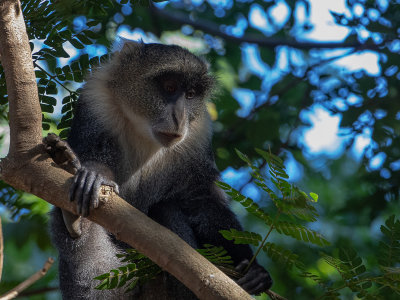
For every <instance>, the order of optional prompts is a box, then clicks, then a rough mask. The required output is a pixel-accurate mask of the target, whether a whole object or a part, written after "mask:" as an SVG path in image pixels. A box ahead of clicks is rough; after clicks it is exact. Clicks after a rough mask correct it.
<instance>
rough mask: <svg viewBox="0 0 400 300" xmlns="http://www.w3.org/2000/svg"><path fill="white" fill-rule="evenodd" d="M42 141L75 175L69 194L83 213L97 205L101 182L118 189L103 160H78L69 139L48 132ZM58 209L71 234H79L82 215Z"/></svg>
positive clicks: (86, 213)
mask: <svg viewBox="0 0 400 300" xmlns="http://www.w3.org/2000/svg"><path fill="white" fill-rule="evenodd" d="M43 143H44V145H45V147H46V150H47V152H48V153H49V154H50V156H51V157H52V158H53V160H54V161H55V162H56V163H57V164H58V165H59V166H60V167H62V168H63V169H65V170H66V171H67V172H69V173H71V174H74V175H75V177H74V181H73V184H72V186H71V190H70V195H69V198H70V200H71V201H75V202H76V204H77V210H78V212H79V214H80V215H82V216H84V217H86V216H88V214H89V211H90V208H91V207H92V208H97V207H98V206H99V201H98V194H99V191H100V187H101V185H102V184H104V185H109V186H112V187H113V188H114V189H115V191H116V192H117V193H118V192H119V190H118V185H117V184H116V183H115V182H114V181H113V179H114V175H113V173H112V171H111V170H110V169H109V168H108V167H107V166H105V165H104V164H102V163H99V162H95V161H87V162H83V163H82V164H81V162H80V161H79V159H78V157H77V156H76V154H75V153H74V151H73V150H72V149H71V147H70V146H69V145H68V143H67V142H66V141H63V140H61V139H60V137H58V136H57V135H55V134H48V136H47V137H45V138H44V139H43ZM61 211H62V216H63V220H64V223H65V226H66V227H67V229H68V232H69V233H70V235H71V237H72V238H77V237H79V236H81V234H82V228H81V217H80V216H77V215H74V214H72V213H70V212H68V211H66V210H61Z"/></svg>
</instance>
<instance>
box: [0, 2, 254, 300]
mask: <svg viewBox="0 0 400 300" xmlns="http://www.w3.org/2000/svg"><path fill="white" fill-rule="evenodd" d="M0 55H1V62H2V66H3V68H4V71H5V74H6V81H7V89H8V95H9V99H8V100H9V105H10V114H9V119H10V128H11V147H10V152H9V154H8V156H7V157H6V158H5V159H3V160H1V162H0V177H1V179H2V180H4V181H5V182H7V183H9V184H10V185H12V186H14V187H15V188H18V189H21V190H23V191H26V192H28V193H32V194H35V195H37V196H38V197H40V198H42V199H45V200H46V201H48V202H49V203H51V204H53V205H56V206H58V207H60V208H62V209H64V210H68V211H70V212H72V213H75V214H77V212H76V207H75V206H74V205H73V203H71V202H70V201H69V200H68V190H69V188H70V185H71V183H72V176H71V175H70V174H68V173H67V172H66V171H64V170H62V169H60V168H58V167H57V166H56V165H55V164H54V163H53V162H52V160H51V159H50V157H49V156H48V155H47V153H46V152H45V149H44V146H43V145H42V144H41V139H42V133H41V111H40V106H39V99H38V90H37V86H36V81H35V76H34V69H33V64H32V61H31V53H30V50H29V43H28V37H27V33H26V29H25V24H24V20H23V17H22V12H21V8H20V3H19V1H18V0H2V1H0ZM104 190H106V188H105V189H104ZM106 197H107V198H108V201H106V202H103V203H102V205H101V207H100V208H98V209H96V210H94V211H93V213H91V216H90V217H89V218H88V219H89V220H91V221H93V222H96V223H97V224H99V225H101V226H103V227H104V228H106V229H107V230H108V231H109V232H111V233H113V234H114V235H115V236H116V238H117V239H118V240H121V241H123V242H126V243H127V244H129V245H131V246H132V247H134V248H136V249H137V250H138V251H139V252H141V253H143V254H145V255H146V256H148V257H149V258H150V259H151V260H153V261H154V262H155V263H156V264H158V265H159V266H160V267H161V268H163V269H164V270H166V271H168V272H169V273H171V274H172V275H174V276H175V277H176V278H177V279H178V280H180V281H181V282H182V283H183V284H185V285H186V286H187V287H188V288H189V289H191V290H192V291H193V292H194V293H195V294H196V295H197V296H198V297H199V298H200V299H226V300H227V299H238V300H239V299H251V297H250V296H249V295H248V294H247V293H246V292H245V291H244V290H243V289H241V288H240V287H239V286H238V285H237V284H235V283H234V282H233V281H232V280H231V279H230V278H229V277H227V276H226V275H225V274H223V273H222V272H221V271H220V270H218V268H217V267H215V266H214V265H213V264H211V263H210V262H208V261H207V260H206V259H205V258H204V257H203V256H201V255H200V254H199V253H198V252H197V251H195V250H194V249H193V248H191V247H190V246H189V245H188V244H186V243H185V242H184V241H183V240H181V239H180V238H179V237H178V236H177V235H176V234H174V233H172V232H171V231H169V230H168V229H166V228H165V227H163V226H161V225H159V224H158V223H156V222H154V221H153V220H151V219H150V218H148V217H147V216H146V215H145V214H143V213H141V212H140V211H138V210H137V209H135V208H133V207H132V206H131V205H129V204H128V203H127V202H126V201H124V200H123V199H121V198H120V197H118V196H117V195H116V194H115V193H111V194H109V195H106Z"/></svg>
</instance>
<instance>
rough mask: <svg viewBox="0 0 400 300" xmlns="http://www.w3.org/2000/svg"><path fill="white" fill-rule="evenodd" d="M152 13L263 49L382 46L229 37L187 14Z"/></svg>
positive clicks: (212, 25) (211, 25)
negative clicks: (279, 47)
mask: <svg viewBox="0 0 400 300" xmlns="http://www.w3.org/2000/svg"><path fill="white" fill-rule="evenodd" d="M150 11H151V13H152V14H154V15H156V16H159V17H161V18H163V19H165V20H167V21H170V22H173V23H176V24H180V25H190V26H193V28H196V29H199V30H202V31H204V32H207V33H209V34H212V35H215V36H219V37H221V38H223V39H225V40H227V41H231V42H234V43H251V44H257V45H259V46H262V47H270V48H275V47H277V46H289V47H292V48H297V49H305V50H307V49H325V48H326V49H336V48H357V49H359V50H362V49H370V50H376V49H378V48H379V47H381V46H382V45H376V44H373V43H365V44H362V43H359V42H353V43H338V42H299V41H296V40H289V39H286V38H285V39H280V38H271V37H265V36H262V35H256V34H246V35H244V36H242V37H236V36H233V35H229V34H227V33H225V32H223V31H221V29H220V28H219V27H220V25H219V24H216V23H214V22H211V21H208V20H201V19H197V20H195V21H194V20H192V19H191V18H189V17H188V15H187V14H183V13H180V12H178V11H174V12H173V13H171V12H168V11H167V10H166V9H158V8H156V7H155V6H154V5H150Z"/></svg>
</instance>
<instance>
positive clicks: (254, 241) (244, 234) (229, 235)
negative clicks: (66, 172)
mask: <svg viewBox="0 0 400 300" xmlns="http://www.w3.org/2000/svg"><path fill="white" fill-rule="evenodd" d="M219 232H220V233H221V234H222V235H223V237H224V238H226V239H227V240H229V241H232V240H233V241H234V243H235V244H251V245H254V246H258V245H259V244H260V242H261V241H262V237H261V235H259V234H258V233H254V232H249V231H238V230H236V229H234V228H231V229H230V230H220V231H219Z"/></svg>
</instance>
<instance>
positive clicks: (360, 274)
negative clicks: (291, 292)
mask: <svg viewBox="0 0 400 300" xmlns="http://www.w3.org/2000/svg"><path fill="white" fill-rule="evenodd" d="M381 232H382V233H383V235H384V239H383V241H381V242H380V245H381V253H380V255H379V263H380V270H379V272H368V271H367V268H366V266H365V264H364V263H363V260H362V258H361V257H360V256H359V255H358V254H357V252H356V251H355V250H354V249H353V248H352V247H343V248H340V249H339V254H338V257H333V256H330V255H327V254H321V255H322V258H323V259H324V261H325V262H326V263H328V264H329V265H330V266H332V267H333V268H335V269H336V271H337V272H338V273H339V274H340V277H341V280H340V281H339V282H335V284H334V285H331V283H330V282H329V281H327V280H326V279H323V278H321V277H320V276H318V275H316V274H313V273H311V272H307V271H304V272H303V273H302V276H303V277H306V278H309V279H312V280H314V281H315V282H317V283H318V284H319V285H320V286H321V287H322V288H323V289H324V294H323V295H322V296H321V299H341V298H340V292H339V291H340V290H342V289H344V288H348V289H350V290H351V291H352V292H353V293H354V294H356V296H357V297H358V298H361V299H388V297H390V299H391V298H392V297H396V295H397V297H398V296H399V295H400V267H399V264H400V247H399V246H400V221H399V220H396V219H395V216H394V215H392V216H390V217H389V218H388V219H387V220H386V222H385V225H382V226H381Z"/></svg>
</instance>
